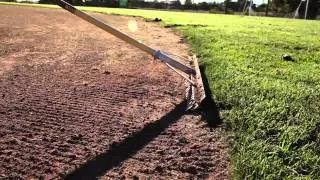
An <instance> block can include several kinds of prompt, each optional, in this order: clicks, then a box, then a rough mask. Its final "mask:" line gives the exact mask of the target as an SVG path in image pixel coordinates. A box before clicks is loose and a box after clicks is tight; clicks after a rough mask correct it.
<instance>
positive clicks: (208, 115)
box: [198, 65, 222, 129]
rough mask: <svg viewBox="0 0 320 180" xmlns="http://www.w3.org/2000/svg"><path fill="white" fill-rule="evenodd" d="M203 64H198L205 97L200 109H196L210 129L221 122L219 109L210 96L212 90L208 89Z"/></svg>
mask: <svg viewBox="0 0 320 180" xmlns="http://www.w3.org/2000/svg"><path fill="white" fill-rule="evenodd" d="M205 70H206V69H205V66H204V65H201V66H200V71H201V77H202V81H203V86H204V90H205V93H206V98H205V99H204V100H203V101H202V103H201V104H200V107H201V108H200V109H199V110H198V111H199V113H201V118H202V120H205V121H206V122H207V124H208V126H209V128H210V129H212V128H216V127H217V126H218V125H220V124H221V123H222V119H221V118H220V115H219V110H218V108H217V105H216V103H215V101H214V99H213V98H212V92H211V90H210V86H209V81H208V78H207V76H206V74H205Z"/></svg>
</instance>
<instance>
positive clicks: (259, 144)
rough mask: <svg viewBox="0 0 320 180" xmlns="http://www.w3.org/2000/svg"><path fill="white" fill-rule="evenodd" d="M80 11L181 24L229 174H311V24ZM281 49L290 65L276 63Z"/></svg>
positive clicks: (319, 153) (318, 173)
mask: <svg viewBox="0 0 320 180" xmlns="http://www.w3.org/2000/svg"><path fill="white" fill-rule="evenodd" d="M46 7H47V6H46ZM50 7H51V6H50ZM81 9H82V10H87V11H95V12H102V13H113V14H121V15H131V16H141V17H144V18H155V17H158V18H161V19H162V20H163V23H164V24H167V25H168V24H181V25H185V26H180V27H177V29H178V30H179V31H181V32H183V34H184V35H185V37H186V38H187V39H188V40H189V42H190V43H191V44H192V47H193V51H194V52H195V53H196V54H197V55H198V56H199V57H200V59H201V61H202V63H204V64H205V65H206V67H207V68H206V69H207V71H206V75H207V77H208V79H209V83H210V87H211V90H212V93H213V98H214V99H215V101H216V103H217V105H218V107H219V109H220V114H221V117H222V118H223V120H224V125H225V128H226V130H227V132H228V134H229V135H230V137H231V145H230V153H231V159H232V165H233V167H232V168H233V173H234V174H233V177H234V178H235V179H244V178H246V179H281V178H288V179H293V178H296V179H300V178H302V179H319V177H320V31H319V29H320V22H319V21H304V20H292V19H280V18H262V17H241V16H231V15H213V14H204V13H201V14H195V13H186V12H167V11H151V10H132V9H113V8H94V7H81ZM190 24H201V25H205V26H204V27H200V26H197V27H194V26H190ZM284 54H289V55H291V56H292V57H293V58H294V59H296V62H286V61H283V60H282V55H284Z"/></svg>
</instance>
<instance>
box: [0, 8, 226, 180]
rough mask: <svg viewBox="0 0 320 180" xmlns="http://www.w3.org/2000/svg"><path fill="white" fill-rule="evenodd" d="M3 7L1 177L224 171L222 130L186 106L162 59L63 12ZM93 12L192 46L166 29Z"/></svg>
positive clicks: (143, 33)
mask: <svg viewBox="0 0 320 180" xmlns="http://www.w3.org/2000/svg"><path fill="white" fill-rule="evenodd" d="M0 11H1V13H0V45H1V46H0V179H2V178H12V179H16V178H18V179H19V178H21V179H27V178H44V179H61V178H66V179H94V178H96V177H100V178H103V179H124V178H134V179H137V178H142V179H144V178H150V177H151V178H152V179H154V178H156V179H161V178H162V179H185V178H188V177H189V178H194V177H199V178H211V179H227V178H228V177H229V175H228V167H229V161H228V158H227V153H226V145H225V143H224V141H223V137H222V136H221V134H220V133H219V131H218V130H217V129H211V130H210V128H208V126H207V124H206V122H205V121H202V120H201V116H199V115H191V114H186V113H185V112H184V108H185V102H184V100H183V96H184V95H183V93H184V83H183V81H182V80H181V79H180V77H179V76H177V75H176V74H175V73H173V72H172V71H170V70H168V68H167V67H165V66H164V65H163V64H161V63H160V62H158V61H156V60H153V58H152V57H151V56H149V55H147V54H145V53H143V52H141V51H139V50H138V49H136V48H134V47H132V46H131V45H128V44H126V43H123V42H122V41H121V40H118V39H117V38H115V37H113V36H112V35H109V34H108V33H105V32H103V31H102V30H100V29H98V28H96V27H94V26H93V25H90V24H88V23H86V22H84V21H83V20H80V19H78V18H77V17H75V16H73V15H71V14H69V13H68V12H65V11H63V10H52V9H37V8H31V7H18V6H5V5H0ZM94 15H95V16H96V17H99V18H100V19H103V20H104V21H106V22H109V23H110V24H113V25H115V26H117V27H119V28H120V29H121V30H123V31H125V32H128V33H130V34H132V35H133V36H134V37H136V38H138V39H141V40H143V41H144V42H146V43H147V44H150V45H152V46H153V47H157V48H160V49H163V50H167V51H169V52H171V53H175V54H179V55H182V56H184V55H187V53H188V51H189V47H188V46H187V45H186V44H184V43H183V40H182V39H181V38H180V37H179V36H178V35H177V34H176V33H175V32H174V31H173V30H172V29H168V28H167V29H165V28H162V27H160V26H159V25H157V24H156V23H147V22H144V21H143V20H141V19H134V18H130V17H121V16H111V15H102V14H94ZM129 21H137V24H138V31H136V32H129V31H128V28H127V25H128V22H129Z"/></svg>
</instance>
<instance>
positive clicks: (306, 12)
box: [304, 0, 309, 19]
mask: <svg viewBox="0 0 320 180" xmlns="http://www.w3.org/2000/svg"><path fill="white" fill-rule="evenodd" d="M308 6H309V0H307V4H306V10H305V14H304V19H307V15H308Z"/></svg>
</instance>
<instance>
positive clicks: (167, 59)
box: [57, 0, 196, 75]
mask: <svg viewBox="0 0 320 180" xmlns="http://www.w3.org/2000/svg"><path fill="white" fill-rule="evenodd" d="M57 4H58V5H59V6H60V7H62V8H63V9H65V10H67V11H69V12H71V13H72V14H74V15H76V16H78V17H80V18H81V19H83V20H85V21H87V22H89V23H91V24H93V25H96V26H98V27H99V28H101V29H103V30H105V31H107V32H109V33H110V34H112V35H114V36H116V37H118V38H119V39H121V40H123V41H125V42H127V43H129V44H132V45H134V46H136V47H137V48H139V49H141V50H143V51H145V52H147V53H149V54H150V55H152V56H154V57H155V58H157V59H159V60H160V61H162V62H164V63H168V64H170V65H171V66H173V67H174V68H177V69H179V70H181V71H183V72H184V73H187V74H194V75H195V74H196V72H195V70H194V69H192V68H190V67H188V66H186V65H184V64H182V63H180V62H178V61H176V60H175V59H173V58H171V57H170V56H168V55H167V54H165V53H164V52H162V51H160V50H155V49H153V48H151V47H149V46H147V45H145V44H143V43H142V42H140V41H138V40H136V39H134V38H132V37H130V36H129V35H127V34H126V33H123V32H121V31H119V30H117V29H116V28H114V27H112V26H110V25H108V24H106V23H103V22H102V21H100V20H98V19H96V18H94V17H92V16H90V15H88V14H87V13H84V12H82V11H80V10H79V9H77V8H75V7H74V6H72V5H71V4H69V3H67V2H65V1H64V0H57Z"/></svg>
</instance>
